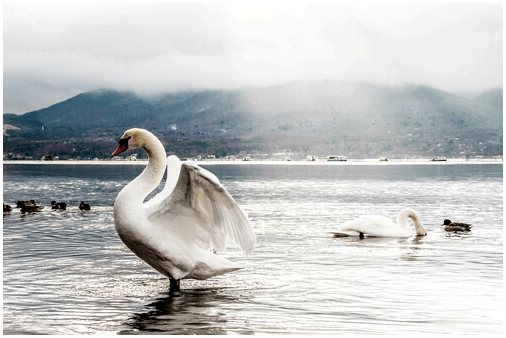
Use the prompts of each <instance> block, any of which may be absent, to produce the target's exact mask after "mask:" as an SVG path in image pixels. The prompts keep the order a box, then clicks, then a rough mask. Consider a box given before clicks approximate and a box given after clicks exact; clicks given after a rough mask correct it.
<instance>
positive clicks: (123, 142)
mask: <svg viewBox="0 0 506 338" xmlns="http://www.w3.org/2000/svg"><path fill="white" fill-rule="evenodd" d="M131 138H132V136H128V137H125V138H122V139H120V140H119V141H118V143H119V145H120V146H125V147H127V148H128V140H130V139H131Z"/></svg>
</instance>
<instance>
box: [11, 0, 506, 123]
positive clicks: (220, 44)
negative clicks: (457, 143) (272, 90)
mask: <svg viewBox="0 0 506 338" xmlns="http://www.w3.org/2000/svg"><path fill="white" fill-rule="evenodd" d="M356 2H357V1H356ZM3 10H4V26H3V29H4V45H3V49H4V51H3V52H4V54H3V58H4V63H3V64H4V68H3V75H4V84H3V85H4V97H3V100H4V103H3V104H4V112H12V113H25V112H28V111H31V110H35V109H39V108H43V107H46V106H48V105H51V104H54V103H56V102H58V101H61V100H64V99H67V98H69V97H71V96H74V95H76V94H78V93H80V92H83V91H88V90H93V89H97V88H112V89H121V90H134V91H136V92H138V93H140V94H151V93H158V92H164V91H177V90H181V89H217V88H225V89H227V88H237V87H241V86H245V85H269V84H275V83H280V82H286V81H292V80H298V79H304V78H331V79H338V80H339V79H346V80H361V81H371V82H375V83H386V84H402V83H420V84H425V85H429V86H434V87H436V88H439V89H443V90H447V91H451V92H473V91H480V90H484V89H489V88H492V87H498V86H502V71H503V69H502V59H503V57H502V56H503V55H502V50H503V48H502V41H503V36H502V13H503V10H502V5H501V4H497V3H496V4H488V5H486V4H479V3H467V4H452V3H439V4H437V3H436V4H430V5H429V4H414V3H405V4H399V3H397V4H392V3H390V4H388V3H382V2H379V3H378V4H375V3H374V2H363V1H358V4H353V2H348V3H346V2H342V1H341V2H333V1H319V2H316V1H306V2H303V1H290V2H285V1H274V0H272V1H267V2H260V1H229V2H226V1H220V0H217V1H215V2H214V3H211V2H200V3H193V4H188V3H187V4H177V3H171V2H167V1H165V2H164V1H158V2H157V3H153V2H151V3H150V2H146V1H143V2H141V1H137V2H136V1H122V2H117V1H114V2H110V3H107V1H87V2H77V1H70V0H67V1H49V0H45V1H44V0H41V1H37V2H23V3H20V2H19V1H6V3H5V6H4V9H3Z"/></svg>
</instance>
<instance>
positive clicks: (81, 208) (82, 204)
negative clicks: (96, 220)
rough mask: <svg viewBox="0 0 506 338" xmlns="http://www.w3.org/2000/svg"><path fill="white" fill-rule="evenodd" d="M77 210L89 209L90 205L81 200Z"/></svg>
mask: <svg viewBox="0 0 506 338" xmlns="http://www.w3.org/2000/svg"><path fill="white" fill-rule="evenodd" d="M79 210H91V206H90V205H89V204H88V203H84V201H81V204H79Z"/></svg>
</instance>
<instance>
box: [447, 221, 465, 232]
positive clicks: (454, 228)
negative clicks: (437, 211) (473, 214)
mask: <svg viewBox="0 0 506 338" xmlns="http://www.w3.org/2000/svg"><path fill="white" fill-rule="evenodd" d="M441 226H444V230H445V231H448V232H464V231H471V224H467V223H460V222H452V221H451V220H449V219H445V220H444V221H443V224H441Z"/></svg>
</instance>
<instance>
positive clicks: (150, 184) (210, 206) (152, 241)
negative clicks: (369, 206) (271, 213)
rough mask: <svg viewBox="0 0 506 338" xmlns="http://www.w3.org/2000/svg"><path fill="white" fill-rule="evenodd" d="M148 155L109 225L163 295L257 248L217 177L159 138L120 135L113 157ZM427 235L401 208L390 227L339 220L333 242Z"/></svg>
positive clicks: (374, 219)
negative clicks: (166, 288)
mask: <svg viewBox="0 0 506 338" xmlns="http://www.w3.org/2000/svg"><path fill="white" fill-rule="evenodd" d="M135 148H142V149H144V151H146V153H147V154H148V163H147V165H146V167H145V168H144V170H143V172H142V173H141V174H140V175H139V176H137V177H136V178H135V179H134V180H133V181H131V182H130V183H128V184H127V185H126V186H125V187H124V188H123V189H122V190H121V191H120V192H119V194H118V195H117V197H116V200H115V202H114V225H115V228H116V231H117V233H118V235H119V237H120V238H121V240H122V241H123V243H124V244H125V245H126V246H127V247H128V248H129V249H130V250H131V251H132V252H133V253H134V254H136V255H137V256H138V257H139V258H140V259H142V260H143V261H144V262H146V263H147V264H149V265H150V266H151V267H153V268H154V269H155V270H157V271H158V272H160V273H161V274H163V275H164V276H166V277H168V278H169V281H170V293H171V294H178V293H179V282H180V280H181V279H184V278H192V279H207V278H209V277H212V276H216V275H221V274H224V273H227V272H230V271H234V270H237V269H239V268H240V266H239V265H238V264H236V263H233V262H231V261H229V260H227V259H226V258H224V257H223V256H221V255H220V254H219V252H220V251H222V250H224V249H225V248H226V246H227V242H228V241H230V240H232V241H234V242H235V243H237V245H238V246H239V247H240V248H241V249H242V251H243V253H244V254H246V255H247V254H249V253H250V252H251V251H252V250H253V248H254V246H255V243H256V237H255V234H254V232H253V230H252V228H251V225H250V223H249V219H248V216H247V215H246V213H245V212H244V211H243V210H242V209H241V208H240V206H239V205H238V204H237V203H236V201H235V200H234V198H233V197H232V196H231V195H230V194H229V193H228V191H227V190H226V189H225V187H224V186H223V185H221V183H220V181H219V179H218V178H217V177H216V176H215V175H214V174H213V173H211V172H209V171H208V170H206V169H204V168H201V167H199V166H198V165H197V164H195V163H193V162H182V161H181V160H180V159H179V158H178V157H177V156H174V155H171V156H169V157H166V152H165V149H164V147H163V145H162V143H161V142H160V140H159V139H158V138H157V137H156V136H155V135H153V134H152V133H151V132H149V131H147V130H145V129H139V128H133V129H129V130H127V131H125V132H124V133H123V135H122V137H121V139H120V140H119V146H118V148H117V149H116V150H115V151H114V152H113V153H112V154H111V157H114V156H116V155H118V154H120V153H122V152H124V151H127V150H128V149H135ZM165 173H167V176H166V180H165V186H164V188H163V189H162V190H161V191H160V192H159V193H158V194H157V195H155V196H154V197H153V198H152V199H151V200H149V201H146V202H144V200H145V198H146V197H147V196H148V195H149V194H150V193H151V192H152V191H153V190H154V189H156V188H157V187H158V185H159V184H160V182H161V180H162V178H163V176H164V175H165ZM409 219H411V220H412V221H413V224H414V226H415V232H416V235H417V236H425V235H427V231H426V229H425V228H424V227H423V226H422V223H421V221H420V217H419V216H418V215H417V214H416V213H415V212H414V211H413V210H412V209H410V208H406V209H403V210H402V211H401V212H400V213H399V216H398V217H397V220H396V222H395V223H394V222H392V221H391V220H390V219H388V218H386V217H383V216H361V217H359V218H357V219H355V220H352V221H348V222H345V223H344V224H343V225H342V226H341V227H340V228H339V229H338V232H336V233H334V236H335V237H343V236H358V237H360V238H364V237H365V236H371V237H372V236H380V237H409V236H412V235H413V233H412V230H411V226H410V224H409V222H408V220H409ZM443 225H444V229H445V230H446V231H453V232H461V231H470V229H471V226H470V225H469V224H465V223H453V222H451V221H450V220H445V221H444V224H443Z"/></svg>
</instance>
